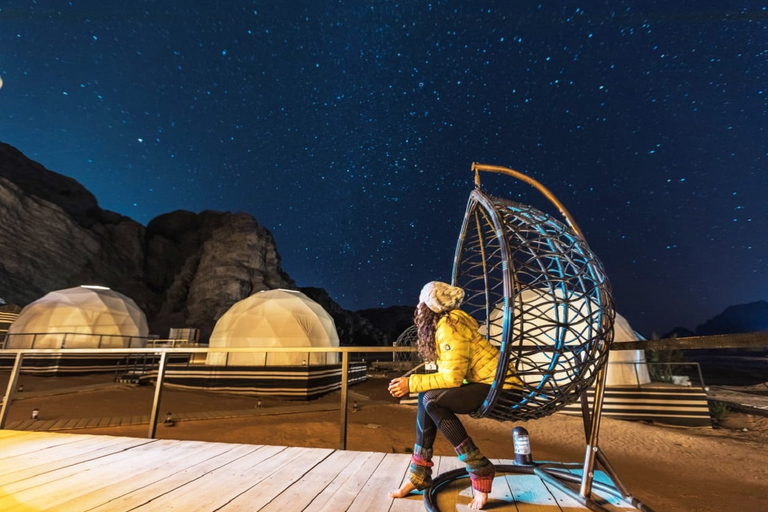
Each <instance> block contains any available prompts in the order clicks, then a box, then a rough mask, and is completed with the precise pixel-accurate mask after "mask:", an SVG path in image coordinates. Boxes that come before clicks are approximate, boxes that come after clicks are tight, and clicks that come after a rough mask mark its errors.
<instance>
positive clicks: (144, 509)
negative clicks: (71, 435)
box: [136, 447, 330, 512]
mask: <svg viewBox="0 0 768 512" xmlns="http://www.w3.org/2000/svg"><path fill="white" fill-rule="evenodd" d="M266 448H278V449H277V450H274V451H273V452H272V454H271V455H270V456H269V457H266V458H264V457H256V456H248V457H242V458H240V459H238V460H235V461H232V462H230V463H229V464H227V465H225V466H221V467H219V468H216V469H215V470H213V471H210V472H208V473H206V474H205V475H202V476H201V477H200V478H198V479H196V480H195V481H194V485H184V486H181V487H177V488H175V489H173V490H172V491H170V492H167V493H165V494H163V495H162V496H158V497H157V498H155V499H153V500H152V501H150V502H147V503H145V504H144V505H142V506H141V507H138V508H137V509H136V510H137V511H141V512H148V511H171V510H179V511H183V512H187V511H189V510H218V509H219V508H220V507H222V506H224V505H226V504H227V503H228V502H229V501H231V500H232V498H233V497H235V496H237V495H239V494H241V493H242V492H245V491H246V490H248V489H249V488H251V487H253V483H254V482H258V481H260V480H261V479H263V478H265V477H267V476H269V475H271V474H273V473H275V472H276V471H279V470H281V469H282V470H284V471H283V472H284V473H287V472H288V471H290V469H289V468H287V467H286V466H288V465H289V464H290V463H291V461H293V460H295V459H296V458H299V457H300V456H302V455H306V454H307V453H309V452H311V451H313V449H312V448H286V447H266ZM320 451H321V452H322V451H323V450H320ZM328 452H330V450H326V454H327V453H328ZM253 455H259V452H255V453H254V454H253ZM286 476H287V475H286ZM251 505H253V504H251Z"/></svg>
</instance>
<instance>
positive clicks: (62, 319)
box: [5, 286, 149, 348]
mask: <svg viewBox="0 0 768 512" xmlns="http://www.w3.org/2000/svg"><path fill="white" fill-rule="evenodd" d="M148 334H149V328H148V327H147V317H146V315H145V314H144V312H143V311H142V310H141V309H140V308H139V307H138V306H137V305H136V303H135V302H134V301H133V300H132V299H130V298H128V297H126V296H125V295H123V294H122V293H119V292H116V291H114V290H110V289H109V288H105V287H102V286H78V287H75V288H67V289H65V290H56V291H53V292H50V293H48V294H47V295H45V296H43V297H41V298H40V299H38V300H36V301H34V302H32V303H31V304H29V305H27V306H26V307H25V308H24V309H22V310H21V313H19V317H18V318H17V319H16V321H14V322H13V324H11V326H10V328H9V330H8V335H7V339H6V344H5V347H6V348H140V347H143V346H145V345H146V339H147V336H148Z"/></svg>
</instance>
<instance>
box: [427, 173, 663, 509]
mask: <svg viewBox="0 0 768 512" xmlns="http://www.w3.org/2000/svg"><path fill="white" fill-rule="evenodd" d="M472 170H473V171H474V172H475V185H476V186H475V189H474V190H473V191H472V192H471V194H470V196H469V202H468V204H467V209H466V213H465V215H464V221H463V224H462V227H461V232H460V235H459V239H458V243H457V246H456V253H455V258H454V263H453V279H452V280H453V284H454V285H455V286H459V287H461V288H463V289H464V292H465V299H464V303H463V304H462V309H464V310H465V311H466V312H467V313H469V314H470V315H472V316H473V317H474V318H475V319H476V320H477V321H478V324H479V325H480V330H481V333H482V334H483V335H484V336H486V337H487V338H488V339H489V340H490V342H491V343H492V344H494V345H496V346H497V347H498V348H499V356H498V362H497V366H496V374H495V377H494V381H493V383H492V384H491V388H490V390H489V392H488V395H487V397H486V398H485V400H484V402H483V403H482V405H481V406H480V408H479V409H478V410H476V411H475V412H474V413H472V416H474V417H476V418H490V419H495V420H499V421H514V422H524V421H528V420H531V419H536V418H542V417H545V416H548V415H550V414H553V413H555V412H557V411H559V410H561V409H562V408H563V407H565V406H566V405H568V404H571V403H573V402H575V401H577V400H581V403H582V413H583V417H584V429H585V437H586V440H587V448H586V455H585V462H584V464H583V466H580V468H579V469H580V470H581V476H576V475H574V474H573V473H572V470H573V469H574V468H573V466H572V465H565V464H561V463H547V464H532V465H530V466H525V467H521V466H497V470H500V471H501V472H513V473H529V474H536V475H538V476H539V477H540V478H542V480H545V481H547V482H548V483H551V484H553V485H556V486H558V487H560V488H561V489H562V490H563V491H565V492H566V493H568V494H569V495H571V496H572V497H574V498H575V499H577V500H578V501H579V502H581V503H582V504H584V505H585V506H587V507H588V508H589V509H591V510H605V509H604V508H603V507H601V506H600V505H599V504H598V503H597V502H596V501H595V500H594V499H592V497H591V491H592V487H593V485H594V486H595V487H597V488H600V489H602V490H605V491H606V492H611V493H615V494H619V495H621V496H622V497H623V498H625V499H628V500H630V502H631V503H632V504H633V505H634V506H638V509H639V510H643V511H650V509H648V508H647V507H645V506H644V505H642V504H640V502H639V501H637V500H635V499H634V498H632V497H631V496H630V495H629V493H628V491H627V490H626V488H625V487H624V486H623V485H622V484H621V483H620V482H619V481H618V479H617V478H615V472H614V471H613V469H612V468H611V466H610V464H609V463H608V461H607V459H606V458H605V455H604V454H603V453H602V451H598V448H597V444H598V432H599V424H600V414H601V409H602V400H603V392H604V385H605V365H606V362H607V360H608V351H609V350H610V347H611V344H612V342H613V323H614V316H615V311H614V305H613V299H612V297H611V287H610V283H609V281H608V278H607V276H606V274H605V270H604V268H603V265H602V263H601V262H600V260H599V259H598V258H597V256H595V254H594V253H593V252H592V250H591V249H590V248H589V245H588V244H587V242H586V240H585V239H584V236H583V234H582V232H581V230H580V229H579V227H578V225H577V224H576V222H575V221H574V220H573V219H572V218H571V216H570V214H569V213H568V211H567V210H566V209H565V207H564V206H563V205H562V204H561V203H560V202H559V201H558V200H557V199H556V198H555V197H554V196H553V195H552V193H551V192H549V190H547V189H546V188H545V187H543V186H542V185H541V184H540V183H538V182H536V181H535V180H533V179H531V178H529V177H527V176H525V175H524V174H521V173H519V172H517V171H514V170H512V169H508V168H505V167H498V166H490V165H483V164H477V163H475V164H473V165H472ZM480 171H484V172H495V173H501V174H506V175H509V176H512V177H514V178H517V179H520V180H521V181H524V182H526V183H528V184H530V185H532V186H534V187H535V188H537V189H538V190H539V191H540V192H542V194H544V196H545V197H546V198H547V199H549V200H550V202H552V203H553V204H554V205H555V206H556V207H557V209H558V210H559V211H560V213H561V214H562V215H563V216H564V217H565V220H566V222H565V223H563V222H560V221H559V220H557V219H555V218H553V217H552V216H550V215H548V214H546V213H544V212H542V211H540V210H538V209H536V208H534V207H532V206H528V205H524V204H520V203H516V202H514V201H510V200H507V199H502V198H498V197H493V196H490V195H488V194H487V193H486V192H485V191H483V190H482V189H481V187H480V178H479V172H480ZM509 367H512V368H513V369H514V371H515V373H516V374H517V376H518V377H519V378H520V380H521V381H522V383H523V389H522V397H521V394H520V390H506V389H503V382H504V379H505V376H506V374H507V370H508V368H509ZM593 385H595V390H596V391H595V398H594V402H593V405H592V409H591V410H590V406H589V403H588V400H587V393H586V392H587V389H589V388H590V386H593ZM596 462H600V463H601V464H602V466H603V467H604V468H605V469H606V472H607V473H609V477H610V478H611V479H612V482H613V486H611V485H606V484H604V483H598V482H593V470H594V467H595V464H596ZM464 476H466V471H465V470H464V469H458V470H454V471H449V472H448V473H445V474H443V475H439V476H438V477H437V478H436V479H435V480H434V481H433V484H432V487H431V489H430V490H429V491H428V492H425V493H424V504H425V507H426V508H427V510H429V511H430V512H439V509H437V507H436V505H435V495H436V494H437V492H438V491H439V489H440V487H441V486H443V485H444V484H445V483H447V482H449V481H451V480H454V479H456V478H461V477H464ZM573 483H577V484H580V488H579V489H578V491H577V490H575V489H573V488H572V487H571V484H573Z"/></svg>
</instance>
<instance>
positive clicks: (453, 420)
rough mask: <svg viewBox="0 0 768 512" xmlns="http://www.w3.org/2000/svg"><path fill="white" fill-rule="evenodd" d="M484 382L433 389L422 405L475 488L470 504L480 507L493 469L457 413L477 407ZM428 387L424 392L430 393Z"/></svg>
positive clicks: (481, 395)
mask: <svg viewBox="0 0 768 512" xmlns="http://www.w3.org/2000/svg"><path fill="white" fill-rule="evenodd" d="M489 388H490V386H488V385H487V384H467V385H464V386H461V387H459V388H451V389H443V390H436V392H434V394H433V395H431V396H425V400H424V409H425V412H426V413H427V415H428V416H429V417H430V418H432V421H433V422H434V424H435V425H436V426H437V428H438V429H439V430H440V432H441V433H442V434H443V435H444V436H445V438H446V439H448V441H449V442H450V443H451V444H452V445H453V446H454V449H455V450H456V453H457V454H458V455H459V460H461V461H462V462H463V463H464V465H465V467H466V468H467V473H469V477H470V479H471V480H472V488H473V489H474V490H475V491H476V495H475V499H474V500H473V502H472V503H470V508H482V507H483V506H484V505H485V502H486V501H487V499H488V493H489V492H491V485H492V484H493V477H494V475H495V470H494V468H493V464H491V461H489V460H488V459H487V458H486V457H485V456H483V454H482V453H480V450H478V448H477V446H475V443H474V442H473V441H472V439H471V438H470V437H469V435H468V434H467V431H466V430H465V429H464V425H463V424H462V423H461V420H459V418H458V417H457V416H456V414H469V413H471V412H474V411H475V410H477V408H478V407H480V405H481V404H482V403H483V400H484V399H485V397H486V396H487V395H488V390H489ZM430 393H433V392H430V391H428V392H427V393H425V395H429V394H430Z"/></svg>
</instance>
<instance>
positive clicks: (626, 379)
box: [606, 313, 651, 386]
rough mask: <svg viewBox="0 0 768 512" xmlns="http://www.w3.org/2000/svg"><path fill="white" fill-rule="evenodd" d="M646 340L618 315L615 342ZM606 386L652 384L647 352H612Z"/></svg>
mask: <svg viewBox="0 0 768 512" xmlns="http://www.w3.org/2000/svg"><path fill="white" fill-rule="evenodd" d="M642 339H644V338H643V337H642V336H640V335H639V334H637V332H635V330H634V329H632V326H631V325H629V322H628V321H627V319H626V318H624V317H623V316H621V315H620V314H618V313H616V319H615V321H614V324H613V341H639V340H642ZM606 371H607V375H606V385H608V386H621V385H635V386H637V385H640V384H648V383H649V382H651V376H650V374H649V373H648V364H647V362H646V360H645V350H621V351H611V352H610V353H609V354H608V368H607V370H606Z"/></svg>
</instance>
